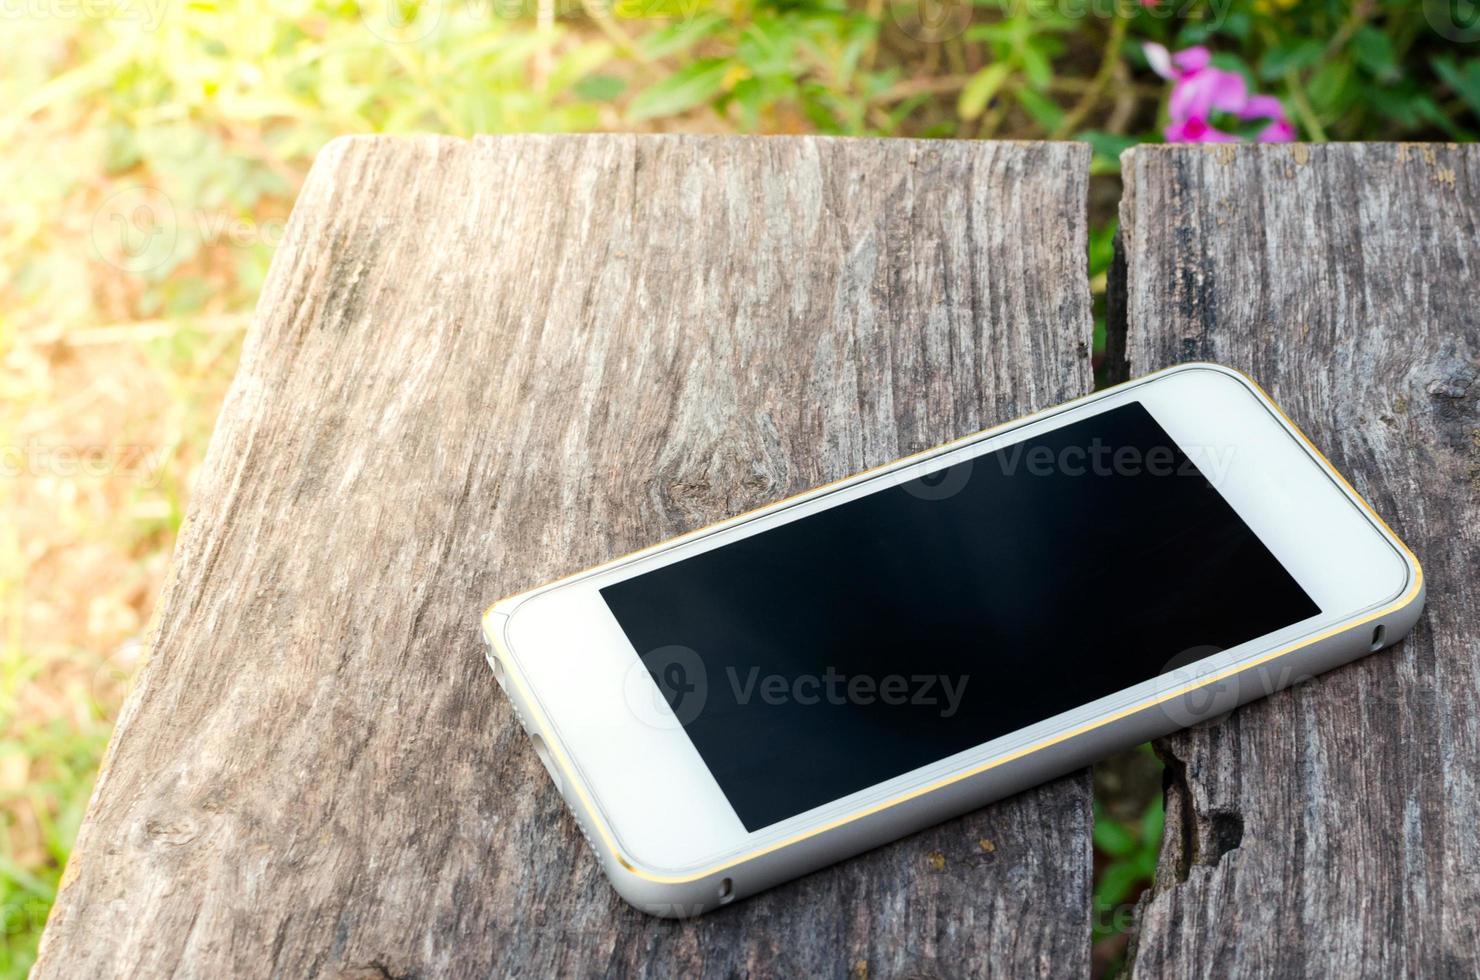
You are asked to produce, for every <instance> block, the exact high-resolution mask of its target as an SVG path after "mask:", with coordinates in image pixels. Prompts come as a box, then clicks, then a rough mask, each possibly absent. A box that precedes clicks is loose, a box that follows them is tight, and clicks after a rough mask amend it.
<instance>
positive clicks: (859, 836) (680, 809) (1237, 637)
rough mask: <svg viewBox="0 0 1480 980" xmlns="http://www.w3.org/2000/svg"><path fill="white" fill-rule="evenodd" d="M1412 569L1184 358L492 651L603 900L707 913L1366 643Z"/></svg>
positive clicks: (508, 617)
mask: <svg viewBox="0 0 1480 980" xmlns="http://www.w3.org/2000/svg"><path fill="white" fill-rule="evenodd" d="M1423 596H1424V587H1423V577H1422V572H1421V570H1420V568H1419V564H1418V561H1417V560H1416V559H1415V558H1414V556H1413V554H1412V553H1411V552H1410V551H1409V550H1408V549H1407V547H1405V546H1404V544H1403V543H1402V542H1401V541H1399V540H1398V538H1397V537H1396V536H1395V535H1394V534H1393V533H1392V531H1391V530H1389V529H1388V528H1387V526H1386V525H1385V524H1384V523H1383V522H1382V520H1381V519H1380V518H1379V517H1378V516H1377V514H1375V513H1374V512H1373V511H1372V509H1371V508H1370V507H1368V506H1367V504H1366V503H1365V502H1363V500H1362V499H1361V498H1360V497H1359V496H1358V495H1357V493H1356V492H1355V491H1354V490H1353V489H1352V488H1351V486H1350V485H1349V484H1348V483H1347V482H1346V481H1345V480H1344V479H1342V477H1341V476H1340V475H1339V474H1338V473H1337V472H1336V471H1335V469H1334V468H1332V466H1331V465H1330V463H1328V462H1327V461H1326V460H1325V458H1324V457H1322V456H1321V454H1320V453H1319V452H1318V451H1317V450H1316V449H1315V447H1314V446H1312V445H1311V444H1310V442H1309V441H1308V440H1307V439H1305V437H1304V436H1303V435H1301V433H1300V432H1299V431H1298V430H1297V429H1296V428H1295V426H1294V425H1293V424H1292V423H1291V422H1290V421H1289V419H1287V418H1286V417H1285V416H1284V415H1283V414H1282V413H1281V412H1280V410H1279V409H1278V408H1277V407H1276V406H1275V405H1274V403H1273V402H1272V401H1271V400H1270V399H1269V397H1268V396H1267V395H1265V394H1264V393H1263V392H1262V391H1261V390H1260V389H1259V388H1258V386H1257V385H1255V384H1254V383H1253V382H1252V381H1250V380H1249V379H1248V378H1246V377H1244V376H1243V375H1241V374H1239V373H1237V372H1234V371H1232V370H1229V369H1227V368H1223V367H1220V366H1217V365H1212V364H1188V365H1182V366H1179V367H1176V368H1172V369H1170V370H1167V371H1162V372H1160V373H1157V374H1153V375H1150V376H1148V377H1145V378H1141V379H1139V380H1136V381H1131V382H1129V383H1127V384H1123V385H1120V386H1119V387H1116V388H1111V389H1109V390H1106V391H1102V392H1099V393H1097V394H1094V395H1090V396H1088V397H1086V398H1081V399H1079V400H1077V401H1074V402H1070V403H1068V404H1065V405H1062V406H1060V407H1058V408H1054V409H1050V410H1048V411H1044V412H1039V413H1037V414H1035V415H1030V416H1028V417H1026V418H1023V419H1019V420H1017V421H1015V422H1010V423H1008V424H1006V425H1002V426H998V427H996V428H993V429H989V430H987V431H985V432H981V433H978V434H976V435H973V436H969V437H967V438H965V439H961V440H958V441H956V442H953V443H949V444H947V445H945V446H941V447H939V448H937V449H933V450H930V451H927V452H925V453H921V454H920V455H917V456H913V457H910V458H908V459H903V460H900V461H898V462H896V463H891V464H889V465H887V466H883V467H880V468H879V469H875V470H872V471H869V472H866V473H861V474H859V475H857V476H854V477H851V478H849V479H846V480H842V481H840V482H838V483H834V484H831V485H829V486H825V487H821V488H819V489H817V490H813V491H811V492H809V493H805V494H802V495H800V496H798V497H793V498H790V499H788V500H783V501H781V502H779V503H776V504H772V505H770V506H767V507H763V508H761V509H759V510H756V511H752V512H750V513H748V514H744V515H741V516H739V517H736V518H733V519H731V520H728V521H725V522H723V523H720V524H716V525H714V526H712V527H708V528H705V529H703V530H700V531H695V532H693V533H691V534H687V535H684V536H683V537H680V538H676V539H674V540H671V541H668V542H665V543H663V544H659V545H656V546H654V547H652V548H648V549H646V550H644V551H640V552H637V553H635V554H632V555H628V556H626V557H624V558H620V559H618V560H616V561H613V562H611V563H609V564H606V565H603V566H601V567H599V568H594V569H592V570H590V571H588V572H584V573H582V574H580V575H576V576H574V577H572V578H568V579H564V580H562V581H560V582H556V583H553V584H551V585H547V586H545V587H543V588H539V589H535V590H533V591H531V592H527V593H524V594H522V595H518V596H514V597H511V598H508V599H505V600H503V601H501V602H499V603H497V604H496V605H494V606H493V607H492V608H491V609H489V610H488V611H487V613H486V614H485V616H484V619H483V629H484V634H485V636H486V638H487V640H488V644H489V661H490V665H491V666H492V668H493V672H494V676H495V677H496V678H497V680H498V683H499V684H500V686H502V687H503V689H504V690H505V691H506V692H507V693H508V695H509V697H510V698H511V699H512V700H513V702H514V704H515V706H516V708H517V713H518V715H519V717H520V720H521V721H522V722H523V724H524V726H525V727H526V728H527V729H528V730H529V733H530V735H531V737H532V739H533V742H534V749H535V751H536V752H537V753H538V755H539V758H540V759H541V761H543V762H544V764H545V767H546V769H547V770H548V771H549V773H550V777H551V778H552V779H553V780H554V782H555V785H556V786H557V787H558V789H559V791H560V793H561V794H562V795H563V796H564V798H565V800H566V801H567V803H568V805H569V806H570V808H571V809H572V810H573V811H574V813H575V815H576V818H577V820H578V821H579V822H580V825H581V828H582V830H583V831H584V833H585V835H586V837H587V840H588V841H589V842H590V844H591V846H592V848H593V849H594V850H595V851H596V853H597V855H598V857H599V858H600V860H601V864H602V866H603V868H604V869H605V871H606V873H607V875H608V876H609V877H610V879H611V881H612V883H613V884H614V885H615V887H616V889H617V891H618V892H620V893H621V894H622V896H623V897H625V898H626V899H627V900H628V901H629V902H631V903H632V904H633V905H635V906H636V907H638V908H640V909H642V910H644V911H647V912H650V913H653V914H656V915H665V916H680V915H694V914H698V913H700V912H704V911H707V910H709V909H712V908H715V907H717V906H720V905H724V904H726V903H728V902H731V901H733V900H735V899H738V898H743V897H745V896H747V895H751V894H754V893H756V892H758V891H761V890H762V889H765V888H769V887H771V886H773V885H776V884H778V883H780V882H782V881H785V880H787V879H790V878H794V877H796V876H798V875H801V874H804V873H806V872H809V871H812V870H815V869H817V868H819V867H822V866H824V865H827V864H830V863H832V862H835V861H838V860H840V859H842V858H845V857H848V856H850V855H853V854H857V853H859V852H860V851H863V850H866V849H868V848H871V847H874V846H877V845H879V844H882V843H884V842H886V841H891V840H894V839H897V838H899V837H902V836H904V835H906V834H909V833H911V832H913V831H916V830H919V829H921V828H923V827H926V826H928V825H930V824H933V823H937V822H939V821H941V820H944V819H946V818H948V817H952V816H955V815H958V814H961V813H964V812H967V811H969V810H972V809H974V808H976V807H979V806H981V805H983V804H985V803H988V802H991V801H992V800H995V799H999V798H1001V797H1003V796H1006V795H1009V794H1011V793H1015V792H1018V791H1020V790H1022V789H1025V788H1027V787H1029V786H1032V785H1035V784H1037V783H1040V782H1043V781H1044V780H1047V779H1050V778H1052V777H1055V776H1058V775H1061V774H1063V773H1066V772H1069V771H1071V770H1074V769H1076V768H1079V767H1081V766H1085V765H1087V764H1089V763H1091V762H1093V761H1095V760H1096V759H1097V758H1100V757H1102V756H1104V755H1105V754H1107V753H1109V752H1112V751H1115V750H1118V749H1121V748H1124V747H1128V746H1131V745H1135V744H1138V743H1140V742H1144V741H1146V740H1147V739H1149V738H1153V737H1156V736H1159V735H1164V734H1167V733H1169V732H1172V731H1175V730H1177V729H1179V728H1183V727H1186V726H1188V725H1191V724H1194V723H1196V722H1198V721H1200V720H1203V719H1207V718H1212V717H1216V716H1217V715H1219V714H1222V713H1224V712H1226V711H1228V710H1229V709H1231V708H1232V707H1234V706H1236V705H1238V704H1241V703H1243V702H1245V701H1249V700H1252V699H1253V698H1256V697H1261V696H1263V695H1266V694H1268V693H1270V692H1271V691H1274V690H1277V689H1280V688H1283V687H1287V686H1289V685H1290V684H1292V683H1295V682H1297V681H1301V680H1303V679H1306V678H1308V677H1310V676H1312V675H1314V674H1316V673H1318V672H1320V671H1323V670H1326V669H1329V668H1331V667H1333V666H1336V665H1338V664H1342V663H1345V662H1347V661H1350V660H1353V659H1355V658H1357V657H1359V656H1361V655H1363V654H1365V653H1368V652H1370V651H1373V650H1377V649H1380V648H1381V647H1383V646H1385V645H1388V644H1390V643H1392V642H1394V641H1396V640H1398V639H1399V638H1400V637H1402V636H1403V635H1404V634H1405V633H1406V632H1407V631H1408V630H1409V629H1410V628H1411V627H1412V625H1413V623H1414V621H1415V620H1416V619H1417V618H1418V614H1419V611H1420V609H1421V607H1422V605H1423Z"/></svg>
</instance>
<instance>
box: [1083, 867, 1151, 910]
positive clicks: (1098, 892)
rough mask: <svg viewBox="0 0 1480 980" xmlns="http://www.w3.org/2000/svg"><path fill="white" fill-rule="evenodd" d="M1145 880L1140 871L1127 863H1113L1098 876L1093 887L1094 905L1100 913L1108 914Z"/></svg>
mask: <svg viewBox="0 0 1480 980" xmlns="http://www.w3.org/2000/svg"><path fill="white" fill-rule="evenodd" d="M1145 880H1146V876H1145V875H1143V874H1142V873H1141V869H1140V868H1138V867H1136V866H1135V865H1134V864H1133V863H1131V862H1128V861H1114V862H1112V863H1111V864H1110V865H1108V866H1107V867H1106V868H1105V870H1104V871H1103V872H1102V873H1101V874H1100V881H1099V883H1098V884H1097V885H1095V905H1097V906H1098V907H1099V909H1100V911H1101V913H1102V914H1103V913H1105V912H1109V911H1111V910H1112V909H1114V908H1115V906H1117V905H1119V904H1121V903H1122V902H1124V901H1125V900H1126V899H1127V898H1129V897H1130V896H1131V894H1132V893H1133V892H1135V890H1136V888H1137V886H1138V885H1140V884H1141V883H1142V882H1144V881H1145Z"/></svg>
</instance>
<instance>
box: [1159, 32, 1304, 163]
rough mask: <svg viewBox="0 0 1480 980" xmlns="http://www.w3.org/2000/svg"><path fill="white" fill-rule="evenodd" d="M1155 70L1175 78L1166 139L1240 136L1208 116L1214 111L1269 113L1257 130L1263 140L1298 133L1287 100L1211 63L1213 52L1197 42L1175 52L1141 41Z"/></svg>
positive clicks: (1244, 115)
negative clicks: (1256, 90)
mask: <svg viewBox="0 0 1480 980" xmlns="http://www.w3.org/2000/svg"><path fill="white" fill-rule="evenodd" d="M1142 49H1143V50H1144V51H1145V52H1146V61H1147V62H1148V63H1149V64H1150V65H1151V70H1152V71H1154V72H1156V73H1157V74H1158V75H1160V76H1161V77H1162V78H1165V79H1168V80H1170V81H1171V82H1172V95H1171V98H1170V99H1169V100H1168V101H1167V116H1168V117H1169V118H1170V120H1171V121H1170V123H1169V124H1168V125H1167V128H1166V130H1165V133H1164V135H1165V136H1166V139H1167V142H1168V143H1228V142H1237V141H1238V139H1239V138H1238V137H1237V136H1235V135H1233V134H1232V133H1225V132H1223V131H1222V130H1220V129H1217V128H1215V127H1214V126H1213V125H1212V123H1211V122H1210V121H1209V120H1210V119H1211V117H1212V114H1213V113H1214V112H1223V113H1227V114H1229V115H1233V116H1237V117H1238V118H1239V119H1244V120H1248V119H1268V120H1269V121H1270V122H1269V125H1267V126H1265V127H1264V129H1262V130H1261V131H1260V132H1259V137H1258V138H1259V140H1260V142H1265V143H1283V142H1288V141H1290V140H1292V139H1294V138H1295V128H1294V127H1293V126H1291V125H1290V123H1289V120H1287V119H1286V118H1285V109H1284V106H1282V105H1280V101H1279V99H1276V98H1275V97H1274V96H1272V95H1251V94H1250V93H1249V87H1248V85H1247V84H1246V83H1245V82H1244V77H1243V76H1242V75H1240V74H1238V73H1236V72H1231V71H1224V70H1223V69H1221V68H1214V67H1213V66H1212V61H1213V55H1212V53H1211V52H1210V51H1208V49H1207V48H1205V47H1203V46H1201V45H1198V46H1196V47H1191V48H1186V49H1184V50H1182V51H1178V52H1177V53H1176V54H1172V53H1171V52H1169V51H1167V49H1166V48H1165V47H1163V46H1162V45H1160V44H1154V43H1148V44H1145V45H1142Z"/></svg>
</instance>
